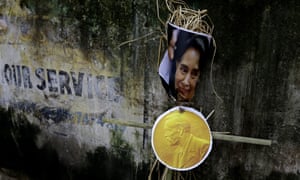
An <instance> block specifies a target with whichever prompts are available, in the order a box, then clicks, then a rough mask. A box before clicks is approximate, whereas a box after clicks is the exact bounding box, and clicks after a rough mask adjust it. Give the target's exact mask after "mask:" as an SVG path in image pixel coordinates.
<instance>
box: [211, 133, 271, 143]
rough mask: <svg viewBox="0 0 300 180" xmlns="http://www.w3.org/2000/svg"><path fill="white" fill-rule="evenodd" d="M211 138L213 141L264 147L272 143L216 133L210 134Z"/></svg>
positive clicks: (267, 140)
mask: <svg viewBox="0 0 300 180" xmlns="http://www.w3.org/2000/svg"><path fill="white" fill-rule="evenodd" d="M212 136H213V138H214V139H217V140H224V141H231V142H240V143H248V144H257V145H264V146H271V145H272V143H273V142H272V140H269V139H258V138H251V137H243V136H235V135H227V134H222V133H216V132H212Z"/></svg>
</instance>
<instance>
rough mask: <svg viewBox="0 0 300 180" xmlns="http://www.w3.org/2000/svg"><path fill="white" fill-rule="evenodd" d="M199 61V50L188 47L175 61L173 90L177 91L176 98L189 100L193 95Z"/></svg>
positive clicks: (198, 73) (197, 77) (198, 71)
mask: <svg viewBox="0 0 300 180" xmlns="http://www.w3.org/2000/svg"><path fill="white" fill-rule="evenodd" d="M199 61H200V52H199V50H197V49H196V48H194V47H190V48H188V49H187V50H186V51H185V53H184V54H183V56H182V58H181V59H180V60H179V61H178V62H177V63H176V71H175V90H176V91H177V100H179V101H190V100H191V99H192V98H193V96H194V95H195V89H196V85H197V82H198V79H199V76H200V67H199Z"/></svg>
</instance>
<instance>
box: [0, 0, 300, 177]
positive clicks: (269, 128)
mask: <svg viewBox="0 0 300 180" xmlns="http://www.w3.org/2000/svg"><path fill="white" fill-rule="evenodd" d="M159 3H160V7H161V16H162V18H164V19H166V17H167V11H166V10H165V7H164V2H159ZM188 3H189V5H190V6H192V7H195V8H196V9H198V8H201V9H208V11H209V15H210V17H211V18H212V20H213V22H214V25H215V31H214V37H215V39H216V42H217V54H216V57H215V62H214V64H213V68H212V80H213V85H214V87H215V90H216V91H217V93H218V96H219V97H217V96H216V94H214V93H213V89H212V83H211V79H210V76H209V74H210V69H209V68H207V69H206V70H205V71H204V72H203V73H202V76H201V82H200V84H199V88H198V94H197V97H196V101H195V104H194V107H195V108H197V109H200V110H201V111H202V112H203V113H204V114H205V115H207V114H208V113H209V112H210V111H211V110H213V109H214V110H215V114H214V116H213V117H212V118H211V119H209V125H210V127H211V129H212V130H214V131H229V132H231V133H232V134H236V135H242V136H248V137H257V138H266V139H272V140H274V141H277V142H278V143H277V144H275V145H272V146H271V147H264V146H258V145H250V144H241V143H232V142H225V141H218V140H216V141H214V145H213V150H212V152H211V154H210V156H209V157H208V159H207V160H206V161H205V162H204V164H202V165H201V166H200V167H199V168H196V169H195V170H193V171H192V173H193V174H194V175H195V176H196V177H198V178H199V177H201V178H204V179H297V178H299V176H300V174H299V173H300V165H299V163H300V162H299V159H300V157H299V156H300V151H299V148H300V139H299V137H298V135H299V132H300V129H299V128H300V122H299V117H298V116H299V109H300V104H299V91H300V87H299V83H298V79H299V77H300V74H299V69H300V64H299V62H300V61H299V57H300V55H299V47H300V46H299V42H298V39H299V33H298V30H299V28H300V27H299V23H298V21H299V19H300V15H299V12H300V5H299V2H298V1H296V0H291V1H289V2H281V1H279V0H278V1H277V0H276V1H264V2H261V1H256V0H248V1H243V2H239V1H232V0H230V1H204V2H198V1H188ZM0 9H1V19H0V20H1V23H0V25H1V29H0V46H1V48H0V58H1V61H0V103H1V107H2V109H1V133H2V136H1V138H0V140H1V141H0V143H1V147H5V148H1V149H2V150H1V151H0V153H1V155H0V157H1V158H0V163H1V164H0V165H1V167H2V168H1V172H5V174H8V175H11V176H15V177H30V178H33V179H34V178H35V179H53V178H62V179H80V178H83V177H85V178H102V179H103V178H104V179H115V178H119V179H120V177H122V179H146V177H147V175H148V173H149V171H148V170H149V167H150V164H149V163H150V162H152V161H153V154H152V150H151V147H150V130H147V129H142V128H135V127H130V126H126V125H118V124H115V123H108V122H107V121H109V120H117V121H118V122H128V121H130V122H136V123H146V124H152V123H153V121H154V120H155V118H156V117H157V116H158V115H159V114H160V113H162V112H164V111H165V110H167V109H168V108H169V107H171V106H172V104H171V103H170V102H169V101H168V100H167V98H166V94H165V92H164V90H163V88H162V87H161V84H160V80H159V77H158V75H157V68H158V59H157V56H158V47H159V40H160V37H161V31H160V30H162V31H164V27H162V26H161V24H160V23H159V21H158V19H157V16H156V6H155V3H154V2H150V1H149V2H146V1H143V0H137V1H129V0H128V1H116V2H114V1H101V2H98V1H82V2H81V1H79V0H77V1H76V0H73V1H67V2H60V1H56V0H53V1H38V0H23V1H18V0H17V1H13V0H8V1H1V3H0ZM145 35H146V36H145ZM141 37H144V38H141ZM132 39H136V41H134V42H127V41H128V40H132ZM11 170H13V172H11ZM51 172H57V173H51Z"/></svg>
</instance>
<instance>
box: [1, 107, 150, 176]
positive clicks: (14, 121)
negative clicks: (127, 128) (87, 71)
mask: <svg viewBox="0 0 300 180" xmlns="http://www.w3.org/2000/svg"><path fill="white" fill-rule="evenodd" d="M0 117H1V120H0V146H1V148H0V167H1V172H3V169H9V171H10V173H8V174H7V173H6V175H8V176H10V177H13V178H16V179H24V178H29V179H36V180H41V179H45V180H52V179H128V180H129V179H130V180H131V179H144V177H146V176H147V173H148V172H147V171H148V169H147V167H148V165H147V164H143V163H141V164H139V165H138V166H137V165H136V163H135V162H134V161H133V157H132V154H131V150H130V149H131V148H130V147H129V145H128V143H126V142H125V141H124V140H122V137H121V136H120V134H119V135H117V134H114V135H113V136H114V137H115V138H114V141H115V142H114V143H112V145H113V147H112V148H110V150H107V149H106V148H105V147H98V148H97V149H96V150H95V151H93V152H87V153H86V159H85V161H84V162H82V165H81V166H80V167H74V166H70V165H69V164H68V165H66V164H64V163H63V162H62V161H61V160H60V158H59V156H58V154H57V152H56V150H55V149H53V147H52V145H51V144H50V142H46V143H45V145H43V146H42V147H40V148H39V147H38V146H37V145H36V139H37V136H38V135H39V133H40V129H39V127H38V126H36V125H33V124H30V123H29V121H28V120H27V118H26V117H25V116H24V115H23V114H22V113H17V112H15V111H14V110H13V109H12V108H9V109H8V110H5V109H3V108H1V109H0Z"/></svg>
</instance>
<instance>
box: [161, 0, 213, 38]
mask: <svg viewBox="0 0 300 180" xmlns="http://www.w3.org/2000/svg"><path fill="white" fill-rule="evenodd" d="M166 5H167V8H168V10H169V11H170V12H171V15H170V17H169V18H168V22H170V23H172V24H175V25H177V26H179V27H182V28H185V29H188V30H191V31H195V32H201V33H206V34H210V35H211V34H212V33H213V28H214V25H213V23H212V21H211V19H210V17H209V16H208V14H207V10H206V9H204V10H197V11H196V10H193V9H190V8H189V7H188V6H187V4H186V3H185V2H184V1H182V0H166Z"/></svg>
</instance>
